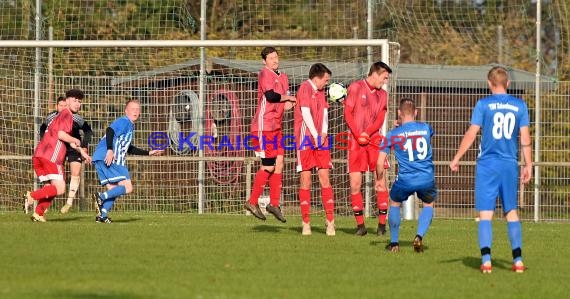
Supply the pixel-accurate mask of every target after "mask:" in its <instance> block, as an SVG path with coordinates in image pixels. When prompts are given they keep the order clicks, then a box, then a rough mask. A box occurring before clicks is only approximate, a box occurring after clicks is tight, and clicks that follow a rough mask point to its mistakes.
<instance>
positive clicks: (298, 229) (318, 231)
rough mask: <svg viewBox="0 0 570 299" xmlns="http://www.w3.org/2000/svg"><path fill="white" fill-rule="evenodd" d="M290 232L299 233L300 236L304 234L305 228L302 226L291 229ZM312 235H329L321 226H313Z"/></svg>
mask: <svg viewBox="0 0 570 299" xmlns="http://www.w3.org/2000/svg"><path fill="white" fill-rule="evenodd" d="M289 230H291V231H294V232H296V233H298V234H299V235H300V234H302V233H303V227H302V226H300V225H299V226H292V227H289ZM311 233H312V234H323V235H326V234H327V232H326V228H324V227H320V226H311Z"/></svg>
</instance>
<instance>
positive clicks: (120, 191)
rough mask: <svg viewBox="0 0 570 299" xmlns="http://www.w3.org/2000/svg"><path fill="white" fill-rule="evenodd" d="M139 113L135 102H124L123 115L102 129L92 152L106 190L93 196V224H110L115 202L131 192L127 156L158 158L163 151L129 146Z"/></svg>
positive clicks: (138, 103) (100, 180) (139, 108)
mask: <svg viewBox="0 0 570 299" xmlns="http://www.w3.org/2000/svg"><path fill="white" fill-rule="evenodd" d="M140 113H141V106H140V102H139V101H138V100H136V99H131V100H129V101H127V105H126V108H125V116H123V117H120V118H118V119H116V120H115V121H113V122H112V123H111V125H110V126H109V127H108V128H107V129H106V130H105V136H103V138H101V141H99V144H98V145H97V148H96V149H95V152H94V153H93V164H94V165H95V169H96V170H97V175H98V176H99V182H100V183H101V185H102V186H106V187H107V191H106V192H101V193H98V192H97V193H95V194H94V195H93V197H94V199H95V204H96V207H97V217H95V221H96V222H100V223H111V219H110V218H109V217H107V214H108V213H109V211H110V210H111V208H112V207H113V205H114V204H115V200H116V199H117V198H118V197H119V196H121V195H125V194H129V193H131V192H132V191H133V184H132V183H131V177H130V176H129V170H128V168H127V165H126V157H127V153H129V154H133V155H148V156H158V155H161V154H162V153H163V151H162V150H151V151H147V150H143V149H140V148H137V147H135V146H134V145H132V144H131V142H132V140H133V133H134V123H135V121H136V120H137V119H138V118H139V116H140Z"/></svg>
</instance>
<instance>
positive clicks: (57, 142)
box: [24, 89, 91, 222]
mask: <svg viewBox="0 0 570 299" xmlns="http://www.w3.org/2000/svg"><path fill="white" fill-rule="evenodd" d="M65 97H66V102H67V107H66V108H65V109H63V110H62V111H61V112H60V113H59V114H58V115H57V116H56V117H55V118H54V119H53V121H52V122H51V123H50V124H49V125H48V126H47V129H46V130H45V133H44V136H43V137H42V139H41V140H40V143H39V144H38V146H37V147H36V150H35V152H34V155H33V157H32V164H33V167H34V171H35V172H36V175H37V176H38V178H39V180H40V181H41V182H43V183H45V184H44V186H43V187H42V188H40V189H38V190H35V191H33V192H29V191H28V192H26V194H25V196H24V197H25V202H24V209H25V211H26V212H27V211H28V208H29V207H30V205H32V204H33V203H34V200H37V201H38V205H37V206H36V209H35V212H34V214H33V215H32V217H31V219H32V220H33V221H39V222H46V220H45V217H44V213H45V211H46V209H47V208H48V207H49V206H50V205H51V202H52V200H53V199H54V198H55V197H56V196H58V195H62V194H64V193H65V179H64V177H63V174H64V173H63V161H64V159H65V154H66V147H65V143H69V144H70V145H71V148H73V149H75V150H77V151H79V152H80V153H81V155H82V156H83V158H85V161H86V162H87V163H90V162H91V157H90V156H89V155H88V154H87V153H86V152H85V151H84V150H83V149H82V148H81V141H80V140H79V139H77V138H74V137H72V136H71V135H70V133H71V131H72V129H73V113H77V111H79V108H80V107H81V100H82V99H83V92H82V91H81V90H79V89H71V90H68V91H67V92H66V93H65Z"/></svg>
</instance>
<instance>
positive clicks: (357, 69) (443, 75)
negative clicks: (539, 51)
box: [112, 58, 557, 89]
mask: <svg viewBox="0 0 570 299" xmlns="http://www.w3.org/2000/svg"><path fill="white" fill-rule="evenodd" d="M315 62H316V61H293V60H281V61H280V69H281V70H283V71H284V72H285V73H287V75H288V76H289V79H290V80H291V81H292V82H293V83H298V82H301V81H302V80H305V79H306V78H307V74H308V73H309V68H310V66H311V65H312V64H313V63H315ZM323 63H324V64H325V65H326V66H327V67H328V68H330V69H331V71H332V73H333V78H334V79H335V81H342V82H349V81H352V80H354V79H355V78H363V77H365V76H366V74H367V73H368V65H367V63H359V62H339V61H333V62H323ZM199 65H200V60H199V59H192V60H189V61H186V62H184V63H180V64H173V65H169V66H166V67H162V68H158V69H155V70H151V71H146V72H141V73H138V74H136V75H133V76H128V77H118V78H115V79H114V80H113V83H112V84H113V85H122V84H124V83H128V82H130V83H133V82H132V81H138V80H141V79H150V78H153V77H161V78H166V77H168V76H170V75H172V74H178V75H180V74H183V72H184V71H185V70H187V69H192V70H197V68H198V67H199ZM493 66H496V65H481V66H456V65H424V64H399V65H397V67H396V68H395V69H394V74H395V78H394V79H396V80H398V82H399V83H398V84H399V85H401V84H405V83H406V82H409V83H410V84H414V81H420V80H423V81H426V80H429V81H434V80H435V81H454V82H456V83H454V85H456V86H457V85H458V83H457V82H458V81H464V82H471V83H472V82H485V81H486V77H487V72H488V71H489V69H490V68H491V67H493ZM262 67H263V63H262V62H261V60H236V59H225V58H210V59H209V60H208V62H207V66H206V70H207V71H208V72H211V70H213V69H222V68H223V69H226V70H231V71H230V73H231V74H233V75H236V76H244V75H250V76H251V75H254V74H257V72H258V71H259V70H260V69H261V68H262ZM506 68H507V69H508V70H509V75H510V79H511V82H514V83H520V84H523V83H524V85H525V86H527V84H530V83H533V82H535V80H536V75H535V74H534V73H531V72H527V71H523V70H518V69H513V68H510V67H506ZM540 80H541V83H542V85H543V87H544V88H547V89H551V88H553V87H552V86H553V84H552V83H556V82H557V80H556V78H554V77H550V76H544V75H542V76H540ZM545 84H546V86H545ZM406 85H407V84H406ZM470 86H471V85H470ZM511 87H514V86H511Z"/></svg>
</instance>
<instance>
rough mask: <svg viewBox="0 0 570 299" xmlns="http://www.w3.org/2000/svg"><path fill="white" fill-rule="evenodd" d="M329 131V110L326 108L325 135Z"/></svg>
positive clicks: (324, 118) (324, 113) (324, 110)
mask: <svg viewBox="0 0 570 299" xmlns="http://www.w3.org/2000/svg"><path fill="white" fill-rule="evenodd" d="M328 131H329V113H328V109H327V108H325V109H323V131H322V133H323V134H327V132H328Z"/></svg>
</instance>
